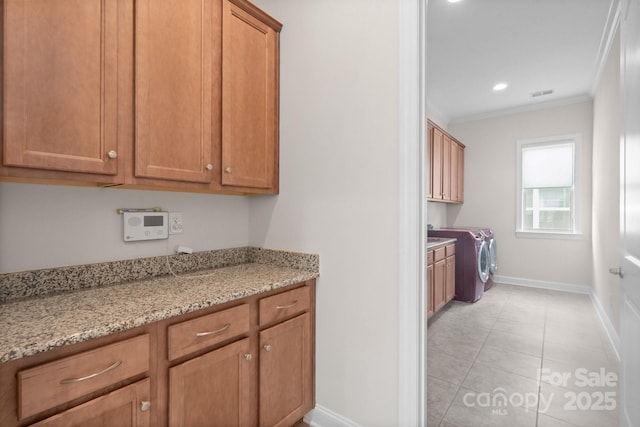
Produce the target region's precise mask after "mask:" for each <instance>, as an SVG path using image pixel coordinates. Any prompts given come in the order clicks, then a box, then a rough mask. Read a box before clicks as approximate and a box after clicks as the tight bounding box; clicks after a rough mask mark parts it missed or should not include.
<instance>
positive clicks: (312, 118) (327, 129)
mask: <svg viewBox="0 0 640 427" xmlns="http://www.w3.org/2000/svg"><path fill="white" fill-rule="evenodd" d="M257 3H258V4H259V5H261V7H263V8H264V9H265V10H267V11H268V12H270V13H271V14H273V15H274V16H277V17H278V18H279V19H280V20H281V21H282V22H283V23H284V28H283V30H282V34H281V48H282V57H281V63H280V66H281V76H280V77H281V92H280V144H281V154H280V159H281V169H280V173H281V175H280V176H281V181H280V182H281V185H280V193H281V194H280V196H279V197H278V198H277V199H273V198H271V199H252V200H251V201H250V242H251V244H253V245H259V246H267V247H272V248H282V249H285V248H294V249H298V250H302V251H309V252H317V253H319V254H320V269H321V270H320V279H319V282H318V291H317V331H316V346H317V348H316V356H317V357H316V391H317V396H316V397H317V399H316V400H317V404H318V405H320V406H321V407H323V408H327V409H329V410H330V411H332V412H334V413H337V414H339V415H340V416H342V417H346V418H347V419H349V420H351V421H352V422H354V423H358V424H360V425H366V426H391V425H396V424H397V419H398V402H397V400H398V399H397V394H398V373H397V370H398V366H397V363H398V330H397V328H398V320H397V319H398V167H397V165H398V141H397V140H398V129H399V128H398V126H399V119H398V113H397V112H398V32H399V29H398V24H397V22H398V3H397V2H396V1H389V0H373V1H372V0H351V1H348V2H344V1H339V0H324V1H317V0H296V1H290V0H261V1H258V2H257Z"/></svg>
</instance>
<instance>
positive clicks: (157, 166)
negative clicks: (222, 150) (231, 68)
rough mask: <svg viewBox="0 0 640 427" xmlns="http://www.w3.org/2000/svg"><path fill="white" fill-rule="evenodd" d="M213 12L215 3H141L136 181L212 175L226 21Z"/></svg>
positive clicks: (137, 50)
mask: <svg viewBox="0 0 640 427" xmlns="http://www.w3.org/2000/svg"><path fill="white" fill-rule="evenodd" d="M213 9H214V2H213V1H211V0H188V1H183V2H181V3H180V7H176V4H175V2H174V1H171V0H140V1H137V2H136V14H135V83H136V84H135V143H134V146H135V162H134V163H135V176H136V177H144V178H159V179H167V180H174V181H188V182H203V183H208V182H211V180H212V178H213V161H214V159H213V156H214V152H213V138H214V129H213V125H212V117H214V116H215V114H214V113H215V111H213V108H214V105H215V101H213V99H212V95H213V94H216V93H217V94H218V97H217V98H218V99H219V89H218V91H217V92H214V88H218V87H219V85H220V55H219V44H220V22H219V21H220V19H219V13H218V19H217V20H214V19H213V14H214V10H213ZM216 24H217V25H216ZM214 49H215V50H214ZM214 52H218V54H217V55H215V54H214ZM218 111H219V109H218ZM218 114H219V113H218Z"/></svg>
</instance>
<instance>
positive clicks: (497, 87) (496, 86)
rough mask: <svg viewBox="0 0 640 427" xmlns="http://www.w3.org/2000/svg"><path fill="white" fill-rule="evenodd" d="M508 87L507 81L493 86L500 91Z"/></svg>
mask: <svg viewBox="0 0 640 427" xmlns="http://www.w3.org/2000/svg"><path fill="white" fill-rule="evenodd" d="M506 88H507V84H506V83H496V85H495V86H494V87H493V90H495V91H496V92H498V91H501V90H505V89H506Z"/></svg>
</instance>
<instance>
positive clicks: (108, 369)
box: [60, 360, 122, 384]
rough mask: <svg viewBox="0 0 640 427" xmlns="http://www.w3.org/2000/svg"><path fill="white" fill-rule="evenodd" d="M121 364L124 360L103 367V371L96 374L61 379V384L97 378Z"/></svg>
mask: <svg viewBox="0 0 640 427" xmlns="http://www.w3.org/2000/svg"><path fill="white" fill-rule="evenodd" d="M120 365H122V360H118V361H117V362H115V363H114V364H113V365H111V366H109V367H107V368H105V369H103V370H102V371H100V372H96V373H95V374H91V375H87V376H86V377H80V378H65V379H64V380H62V381H60V384H73V383H79V382H80V381H86V380H90V379H92V378H95V377H97V376H99V375H102V374H106V373H107V372H109V371H113V370H114V369H116V368H117V367H118V366H120Z"/></svg>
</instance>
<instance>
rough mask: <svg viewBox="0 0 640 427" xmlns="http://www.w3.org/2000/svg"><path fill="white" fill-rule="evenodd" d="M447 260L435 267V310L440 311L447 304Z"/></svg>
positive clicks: (439, 262)
mask: <svg viewBox="0 0 640 427" xmlns="http://www.w3.org/2000/svg"><path fill="white" fill-rule="evenodd" d="M445 281H446V260H444V259H443V260H441V261H438V262H436V263H435V264H434V265H433V295H434V296H433V310H434V311H438V310H440V309H441V308H442V307H443V306H444V305H445V304H446V302H447V301H446V299H445V298H446V288H445V286H446V283H445Z"/></svg>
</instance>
